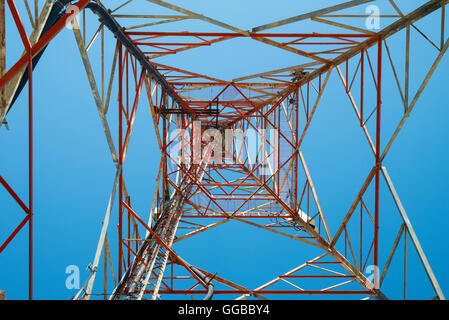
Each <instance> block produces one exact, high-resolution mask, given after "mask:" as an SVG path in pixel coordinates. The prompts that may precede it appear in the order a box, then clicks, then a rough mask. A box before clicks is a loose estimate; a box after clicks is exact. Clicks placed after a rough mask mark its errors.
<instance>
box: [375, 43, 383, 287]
mask: <svg viewBox="0 0 449 320" xmlns="http://www.w3.org/2000/svg"><path fill="white" fill-rule="evenodd" d="M381 89H382V39H381V38H379V40H378V43H377V109H376V176H375V200H374V201H375V213H374V214H375V215H374V266H375V270H374V285H375V287H376V288H379V268H378V267H379V184H380V169H381V162H382V160H381V158H380V130H381V105H382V90H381Z"/></svg>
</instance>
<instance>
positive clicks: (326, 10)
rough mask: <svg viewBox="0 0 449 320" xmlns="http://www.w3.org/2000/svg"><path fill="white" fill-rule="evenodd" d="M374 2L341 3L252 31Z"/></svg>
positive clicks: (253, 30)
mask: <svg viewBox="0 0 449 320" xmlns="http://www.w3.org/2000/svg"><path fill="white" fill-rule="evenodd" d="M373 1H374V0H353V1H349V2H345V3H341V4H339V5H336V6H332V7H328V8H324V9H320V10H316V11H313V12H309V13H305V14H301V15H299V16H294V17H291V18H287V19H283V20H279V21H276V22H272V23H269V24H265V25H262V26H259V27H255V28H253V29H252V32H259V31H263V30H267V29H271V28H275V27H279V26H282V25H286V24H290V23H292V22H297V21H301V20H306V19H309V18H313V17H318V16H320V15H323V14H326V13H331V12H336V11H340V10H343V9H348V8H352V7H355V6H358V5H361V4H364V3H368V2H373Z"/></svg>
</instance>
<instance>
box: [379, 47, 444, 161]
mask: <svg viewBox="0 0 449 320" xmlns="http://www.w3.org/2000/svg"><path fill="white" fill-rule="evenodd" d="M448 48H449V39H448V40H447V41H446V43H445V44H444V47H443V48H442V49H441V52H440V53H439V54H438V56H437V58H436V59H435V61H434V63H433V65H432V67H431V68H430V70H429V72H428V73H427V75H426V77H425V79H424V81H423V82H422V84H421V86H420V87H419V89H418V92H417V93H416V95H415V97H414V98H413V101H412V102H411V103H410V106H409V107H408V108H407V112H406V113H405V114H404V116H403V117H402V119H401V121H400V122H399V124H398V126H397V128H396V130H395V132H394V134H393V136H392V137H391V139H390V141H389V142H388V144H387V146H386V147H385V150H384V152H383V154H382V156H381V157H380V161H382V160H383V159H384V158H385V156H386V155H387V153H388V151H390V148H391V146H392V145H393V143H394V141H395V140H396V138H397V136H398V134H399V132H400V131H401V129H402V127H403V126H404V124H405V122H406V121H407V119H408V117H409V116H410V113H411V112H412V111H413V108H414V107H415V105H416V103H417V102H418V100H419V98H420V97H421V94H422V93H423V91H424V89H425V88H426V87H427V84H428V83H429V81H430V78H431V77H432V76H433V74H434V73H435V70H436V69H437V67H438V65H439V64H440V62H441V60H442V59H443V57H444V55H445V54H446V52H447V49H448Z"/></svg>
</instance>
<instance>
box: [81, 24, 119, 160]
mask: <svg viewBox="0 0 449 320" xmlns="http://www.w3.org/2000/svg"><path fill="white" fill-rule="evenodd" d="M72 26H73V33H74V35H75V39H76V42H77V44H78V48H79V51H80V54H81V59H82V60H83V64H84V68H85V69H86V74H87V78H88V79H89V84H90V87H91V90H92V94H93V96H94V100H95V104H96V106H97V110H98V114H99V116H100V120H101V124H102V126H103V130H104V133H105V135H106V139H107V141H108V145H109V149H110V151H111V155H112V160H113V161H114V162H116V163H117V162H118V157H117V151H116V149H115V145H114V141H113V140H112V135H111V131H110V130H109V125H108V121H107V120H106V117H105V115H104V109H103V101H102V99H101V97H100V93H99V92H98V87H97V84H96V82H95V77H94V74H93V71H92V66H91V64H90V61H89V57H88V56H87V51H86V48H85V47H84V42H83V39H82V36H81V32H80V30H79V26H78V22H77V21H76V19H73V20H72Z"/></svg>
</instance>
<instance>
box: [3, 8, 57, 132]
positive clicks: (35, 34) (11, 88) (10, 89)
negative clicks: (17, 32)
mask: <svg viewBox="0 0 449 320" xmlns="http://www.w3.org/2000/svg"><path fill="white" fill-rule="evenodd" d="M52 4H53V0H47V1H46V3H45V5H44V6H43V8H42V12H41V14H40V16H39V20H38V24H37V26H36V28H35V29H33V31H32V32H31V35H30V43H31V44H32V45H34V44H35V43H36V42H37V40H38V39H39V37H40V35H41V33H42V30H43V28H44V25H45V21H47V18H48V15H49V14H50V10H51V8H52ZM1 49H2V50H5V46H4V44H2V47H1ZM26 53H27V51H26V50H24V51H23V53H22V58H23V57H24V56H25V54H26ZM3 71H5V70H3ZM24 72H25V69H22V70H20V71H19V72H18V73H17V74H16V75H15V76H13V77H12V79H11V81H10V82H9V84H8V86H7V88H6V87H5V88H2V90H4V91H6V93H5V97H4V98H5V101H4V103H5V104H4V105H0V127H1V125H2V123H3V119H4V117H5V116H6V113H7V112H8V110H9V107H10V105H11V103H12V100H13V98H14V94H15V92H16V90H17V88H18V86H19V83H20V79H21V78H22V75H23V73H24ZM1 76H3V73H2V74H0V77H1ZM2 108H3V110H2Z"/></svg>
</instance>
